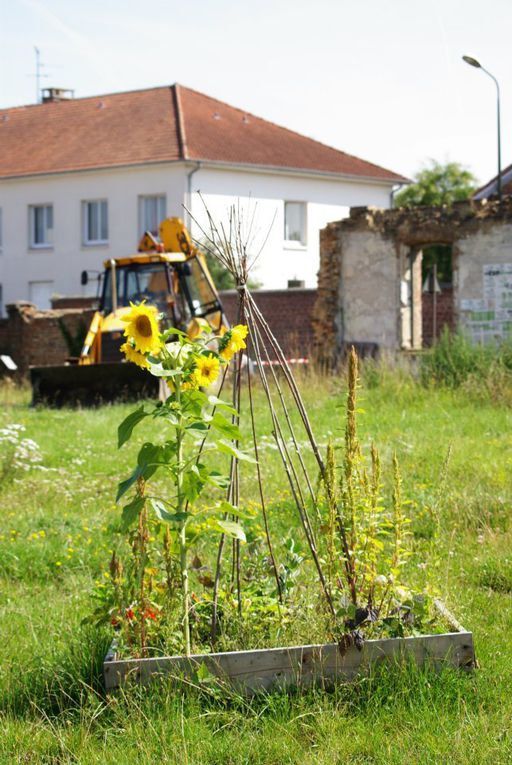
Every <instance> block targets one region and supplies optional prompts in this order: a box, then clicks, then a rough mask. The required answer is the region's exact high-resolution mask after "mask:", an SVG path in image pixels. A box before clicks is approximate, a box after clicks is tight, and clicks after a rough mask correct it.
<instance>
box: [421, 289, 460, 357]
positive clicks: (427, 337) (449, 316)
mask: <svg viewBox="0 0 512 765" xmlns="http://www.w3.org/2000/svg"><path fill="white" fill-rule="evenodd" d="M421 308H422V330H423V345H425V346H431V345H432V331H433V329H434V327H433V315H434V296H433V295H432V293H431V292H424V293H423V296H422V300H421ZM444 327H448V329H449V330H450V331H453V330H454V329H455V314H454V310H453V288H452V287H443V289H442V292H438V293H437V296H436V337H439V336H440V335H441V333H442V331H443V328H444Z"/></svg>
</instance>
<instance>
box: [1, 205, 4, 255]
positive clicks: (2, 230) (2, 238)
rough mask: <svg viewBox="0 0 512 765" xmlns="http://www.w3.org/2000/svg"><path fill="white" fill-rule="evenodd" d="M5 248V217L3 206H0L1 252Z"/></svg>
mask: <svg viewBox="0 0 512 765" xmlns="http://www.w3.org/2000/svg"><path fill="white" fill-rule="evenodd" d="M3 248H4V229H3V219H2V208H1V207H0V252H2V250H3Z"/></svg>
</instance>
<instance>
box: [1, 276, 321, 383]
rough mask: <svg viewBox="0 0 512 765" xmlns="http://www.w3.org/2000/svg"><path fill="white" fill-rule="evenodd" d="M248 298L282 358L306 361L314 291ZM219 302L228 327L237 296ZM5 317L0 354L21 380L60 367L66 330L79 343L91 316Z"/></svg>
mask: <svg viewBox="0 0 512 765" xmlns="http://www.w3.org/2000/svg"><path fill="white" fill-rule="evenodd" d="M253 297H254V300H255V301H256V304H257V306H258V308H259V309H260V311H261V313H262V314H263V316H264V317H265V319H266V321H267V322H268V324H269V326H270V329H271V330H272V332H273V334H274V335H275V337H276V338H277V340H278V342H279V344H280V345H281V347H282V348H283V350H284V352H285V353H286V355H287V356H288V357H291V356H308V355H309V350H310V348H311V345H312V339H313V331H312V326H311V313H312V310H313V305H314V303H315V299H316V290H308V289H289V290H259V291H256V292H254V293H253ZM221 300H222V302H223V305H224V310H225V311H226V314H227V316H228V319H229V321H230V323H236V318H237V306H238V293H237V292H236V291H234V290H233V291H228V292H223V293H221ZM59 305H61V303H59ZM7 313H8V317H7V319H0V353H7V354H8V355H9V356H11V357H12V358H13V359H14V361H15V362H16V364H17V365H18V368H19V371H20V373H21V374H22V375H25V374H26V373H27V372H28V368H29V366H46V365H52V364H64V363H65V361H66V359H67V358H68V357H69V356H70V351H69V347H68V343H67V342H66V338H65V335H66V330H67V332H68V333H69V335H70V336H71V337H72V338H77V337H79V336H80V335H82V334H83V332H84V330H85V329H86V328H87V327H88V326H89V324H90V321H91V318H92V315H93V311H92V310H90V309H88V310H84V309H83V308H59V309H52V310H50V311H39V310H37V308H35V306H33V305H32V304H31V303H15V304H13V305H9V306H7Z"/></svg>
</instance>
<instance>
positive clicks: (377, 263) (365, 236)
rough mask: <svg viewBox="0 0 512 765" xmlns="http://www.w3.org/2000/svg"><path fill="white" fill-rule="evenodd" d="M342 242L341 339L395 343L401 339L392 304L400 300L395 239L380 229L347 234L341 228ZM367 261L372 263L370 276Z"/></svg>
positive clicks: (384, 344)
mask: <svg viewBox="0 0 512 765" xmlns="http://www.w3.org/2000/svg"><path fill="white" fill-rule="evenodd" d="M340 246H341V250H342V253H343V257H342V259H341V278H340V281H339V287H338V290H339V295H338V301H339V305H340V306H341V316H342V336H341V337H340V339H348V340H349V341H355V342H357V343H376V344H377V345H378V346H379V347H383V348H390V347H395V346H396V345H397V343H398V341H399V339H398V319H397V315H396V312H395V311H392V310H390V306H395V305H396V303H397V297H398V289H399V281H400V279H399V259H398V257H397V254H396V250H395V248H394V245H393V242H392V241H391V240H390V239H386V238H385V237H384V236H382V235H381V234H379V233H373V232H367V231H354V232H352V233H351V234H349V235H347V232H345V231H342V232H341V237H340ZM368 263H371V264H372V274H371V278H368V276H369V274H368ZM369 306H371V307H372V310H371V311H369V310H368V307H369Z"/></svg>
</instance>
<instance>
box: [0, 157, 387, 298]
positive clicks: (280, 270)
mask: <svg viewBox="0 0 512 765" xmlns="http://www.w3.org/2000/svg"><path fill="white" fill-rule="evenodd" d="M391 188H392V183H391V182H389V181H387V182H382V181H370V180H368V181H365V180H364V179H361V180H359V179H357V178H343V177H341V176H335V175H328V174H325V175H321V174H318V175H316V174H314V173H303V172H299V171H293V170H286V171H284V170H283V171H280V170H276V169H268V170H265V169H262V168H257V167H255V168H254V169H252V168H251V169H247V167H244V168H235V167H229V166H220V165H215V164H214V163H204V162H201V163H193V162H182V161H181V162H167V163H161V164H154V165H144V166H137V167H135V166H132V167H125V168H118V169H115V168H114V169H113V168H109V169H104V170H88V171H78V172H66V173H56V174H51V175H45V176H33V177H28V178H16V179H4V180H2V181H1V182H0V228H1V230H0V290H1V292H0V295H1V296H2V303H3V306H5V305H7V304H9V303H12V302H14V301H17V300H31V301H34V302H36V304H37V305H38V307H40V308H46V307H48V305H49V300H50V297H51V296H52V295H80V294H90V293H91V290H92V291H93V290H94V284H92V285H91V283H90V284H89V285H88V287H86V288H83V287H81V286H80V273H81V271H82V270H84V269H88V270H98V271H100V270H102V267H103V261H104V260H106V259H108V258H111V257H121V256H124V255H127V254H130V253H133V252H135V251H136V247H137V243H138V241H139V238H140V228H141V214H142V213H141V211H142V210H144V209H150V208H152V204H148V205H144V204H143V203H141V197H143V196H148V197H149V196H151V197H158V198H160V199H159V201H158V203H155V204H157V209H159V210H160V209H162V205H163V203H162V201H161V197H165V205H166V213H167V215H168V216H180V217H182V218H184V219H185V220H187V215H186V213H185V212H184V206H185V207H187V208H189V209H191V210H192V214H193V216H194V217H195V218H197V219H198V220H199V221H204V219H205V213H204V205H203V202H202V201H201V198H200V197H199V193H198V192H201V195H202V197H203V199H204V201H205V202H206V204H207V206H208V208H209V210H210V212H211V213H212V214H213V216H214V218H215V219H216V220H218V221H220V220H221V219H222V220H226V218H227V212H228V210H229V208H230V206H231V205H232V204H233V203H235V204H239V207H240V209H241V210H242V213H243V217H244V219H245V220H247V221H249V219H250V218H251V216H252V214H253V213H254V215H255V218H254V222H255V227H254V238H253V251H254V252H256V251H257V250H258V249H259V248H260V246H261V244H262V243H263V241H264V240H265V238H266V239H267V241H266V244H265V247H264V249H263V251H262V253H261V255H260V257H259V260H258V263H257V267H256V268H255V270H254V278H255V279H256V280H258V281H259V282H260V283H261V284H262V285H263V286H264V287H266V288H286V287H287V283H288V280H289V279H298V280H301V281H304V282H305V284H306V286H307V287H314V286H316V273H317V270H318V266H319V242H318V239H319V237H318V233H319V230H320V229H321V228H323V227H324V226H325V224H326V223H327V222H329V221H332V220H339V219H340V218H342V217H345V216H346V215H347V214H348V210H349V207H350V206H355V205H375V206H378V207H389V203H390V192H391ZM103 200H106V201H107V209H108V241H106V242H103V243H94V244H91V243H87V238H88V237H87V226H86V222H85V221H84V215H86V214H92V213H90V211H91V210H93V213H94V214H96V212H97V211H98V210H99V211H100V212H101V211H102V212H101V214H104V210H105V208H104V206H100V205H92V206H91V205H87V204H85V203H87V202H94V201H103ZM238 200H240V201H239V202H238ZM286 202H298V203H303V204H302V206H301V207H300V208H299V207H297V206H296V205H295V206H293V205H292V206H290V207H289V210H290V213H289V215H290V219H292V213H293V216H295V217H293V221H294V220H296V216H297V215H298V212H299V209H302V210H303V211H304V214H305V218H304V231H303V235H301V236H300V237H299V238H302V240H303V241H302V242H300V241H291V242H289V241H286V240H285V219H284V216H285V203H286ZM43 206H44V207H48V206H51V207H52V214H51V217H50V216H49V214H47V212H46V211H45V214H44V216H42V217H41V216H37V214H34V208H37V207H43ZM100 208H101V210H100ZM87 211H89V213H88V212H87ZM36 217H37V220H38V223H41V220H43V222H44V224H45V225H46V226H49V225H52V226H53V228H52V229H47V230H46V231H44V232H43V234H41V233H40V232H37V233H36V236H35V239H36V241H37V244H36V241H34V230H33V227H34V220H35V218H36ZM272 221H273V223H272ZM293 221H292V222H293ZM93 223H94V225H93V226H92V229H91V230H98V231H99V230H100V226H99V224H98V223H97V222H96V221H94V222H93ZM288 230H289V229H288ZM101 231H102V232H103V233H104V231H105V227H104V225H102V227H101ZM192 233H193V235H194V236H196V237H197V238H198V239H200V238H201V234H200V231H199V229H198V228H197V227H196V226H194V225H192ZM102 235H103V234H102ZM267 235H268V236H267ZM41 239H42V240H43V244H41V243H40V242H41ZM85 290H88V292H87V293H86V292H85Z"/></svg>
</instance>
